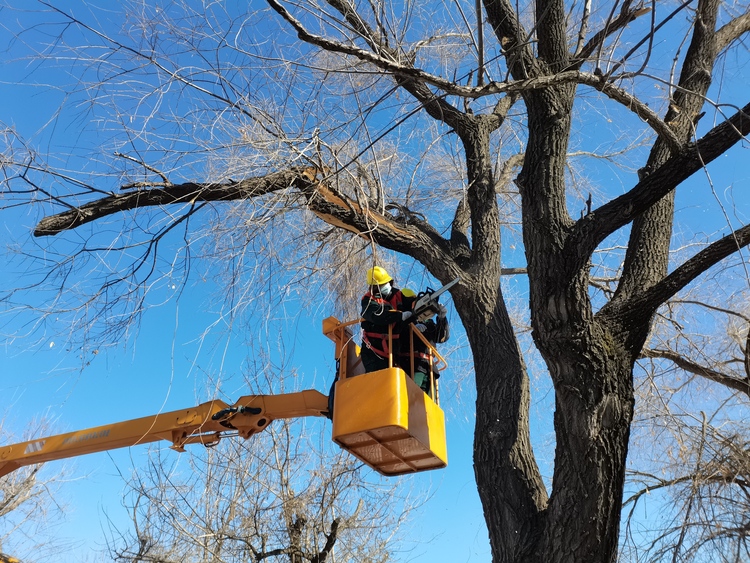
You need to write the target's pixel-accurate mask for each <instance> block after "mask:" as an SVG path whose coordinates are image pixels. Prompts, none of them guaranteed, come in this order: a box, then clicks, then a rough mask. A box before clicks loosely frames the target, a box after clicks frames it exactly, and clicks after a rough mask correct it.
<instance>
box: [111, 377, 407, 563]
mask: <svg viewBox="0 0 750 563" xmlns="http://www.w3.org/2000/svg"><path fill="white" fill-rule="evenodd" d="M269 373H273V374H274V375H273V376H271V377H269V376H268V374H269ZM293 376H294V374H293V373H284V374H276V373H275V372H274V371H273V370H272V366H268V371H266V376H265V377H263V376H261V377H260V378H254V379H253V380H251V381H248V385H249V386H250V388H254V387H255V386H257V385H258V379H262V380H263V381H264V382H265V385H263V388H264V390H265V391H266V392H267V391H268V389H273V388H278V387H279V382H280V381H292V380H293ZM325 422H326V421H324V420H306V421H276V422H274V423H273V424H272V425H271V426H270V427H269V428H268V429H267V430H266V431H264V432H263V433H261V434H258V435H257V436H254V437H252V438H251V439H250V440H247V441H245V440H241V439H237V440H233V439H225V440H222V441H221V442H220V443H219V444H218V445H216V446H214V447H212V448H210V449H205V450H201V449H199V450H190V451H189V452H187V453H186V454H184V455H181V456H179V457H175V456H174V453H173V452H166V453H165V451H160V450H155V451H152V452H151V454H152V455H151V456H150V459H149V463H148V465H147V466H146V467H143V468H138V469H137V471H135V472H134V474H133V476H132V478H131V480H130V483H129V486H128V489H129V491H130V492H129V493H128V495H127V498H128V499H129V500H128V503H129V509H130V511H131V513H132V516H133V529H132V530H124V531H118V530H117V529H116V528H113V529H111V532H112V533H111V534H110V539H109V540H108V544H109V551H110V553H111V556H112V557H113V559H114V560H116V561H162V562H165V563H166V562H172V561H174V562H178V561H180V562H182V561H253V562H263V561H265V562H274V561H276V562H285V561H287V562H290V563H324V562H325V561H341V562H344V561H351V562H354V561H357V562H360V561H363V562H373V563H375V562H380V561H388V560H391V554H392V553H393V552H394V550H396V549H398V547H399V546H403V545H404V542H403V541H400V540H399V531H400V530H401V529H403V526H402V524H403V523H404V521H405V520H406V519H407V517H408V515H409V513H410V511H412V510H413V509H414V508H415V507H416V506H417V501H416V499H414V498H410V497H409V496H408V494H406V495H404V494H402V493H401V492H400V491H399V483H398V482H397V481H395V480H384V479H382V478H378V477H377V476H375V475H374V474H373V473H372V472H370V471H369V470H368V469H367V468H366V467H364V466H363V465H362V464H361V463H360V462H359V461H357V460H356V459H354V458H352V457H351V456H349V455H347V454H345V453H344V452H342V451H341V450H340V449H338V448H336V447H335V446H334V445H333V444H331V443H330V440H329V439H328V437H327V432H326V431H325V429H324V428H323V427H324V426H325Z"/></svg>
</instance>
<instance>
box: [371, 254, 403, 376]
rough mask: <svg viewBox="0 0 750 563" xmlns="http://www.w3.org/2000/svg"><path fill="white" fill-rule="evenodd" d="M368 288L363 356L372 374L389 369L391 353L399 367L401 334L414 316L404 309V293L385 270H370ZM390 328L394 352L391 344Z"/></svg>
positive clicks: (375, 267)
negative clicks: (389, 338) (389, 339)
mask: <svg viewBox="0 0 750 563" xmlns="http://www.w3.org/2000/svg"><path fill="white" fill-rule="evenodd" d="M367 285H368V286H369V289H368V291H367V293H365V295H364V297H362V323H361V326H362V349H361V352H360V357H361V358H362V364H363V365H364V367H365V371H368V372H370V371H377V370H381V369H386V368H387V367H388V356H389V355H390V354H391V353H393V354H394V356H393V361H394V366H395V365H397V364H396V362H397V361H398V353H399V339H400V335H401V334H402V333H403V332H404V330H403V329H404V326H405V323H406V322H407V321H408V320H409V317H411V316H412V313H411V311H408V310H406V309H405V308H404V296H403V293H402V292H401V290H400V289H398V288H397V287H395V285H394V280H393V278H392V277H391V276H390V275H389V274H388V272H387V271H386V270H385V268H381V267H380V266H374V267H373V268H370V269H369V270H367ZM389 327H391V343H392V347H393V350H391V347H390V346H389V345H388V328H389Z"/></svg>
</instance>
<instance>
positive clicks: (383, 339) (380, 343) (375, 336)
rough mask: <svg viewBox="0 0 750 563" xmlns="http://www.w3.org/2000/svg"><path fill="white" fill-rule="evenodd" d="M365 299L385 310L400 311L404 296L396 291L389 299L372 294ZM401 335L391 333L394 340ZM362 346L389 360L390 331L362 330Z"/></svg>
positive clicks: (366, 295) (367, 294)
mask: <svg viewBox="0 0 750 563" xmlns="http://www.w3.org/2000/svg"><path fill="white" fill-rule="evenodd" d="M365 299H369V300H370V301H374V302H375V303H377V304H378V305H380V306H381V307H383V309H386V308H388V309H395V310H400V309H399V308H400V307H401V305H402V304H403V296H402V295H401V291H400V290H399V291H394V292H393V293H392V294H391V297H390V298H388V299H383V297H382V296H375V295H373V294H372V293H371V292H369V291H368V292H367V293H365V296H364V297H363V298H362V301H364V300H365ZM399 336H400V335H399V334H398V333H393V331H391V338H392V339H393V340H396V339H398V337H399ZM362 344H364V345H365V346H367V348H369V349H370V350H372V351H373V352H374V353H375V354H377V355H378V356H380V357H381V358H388V356H390V354H391V351H390V348H389V346H388V329H386V331H385V332H381V331H365V330H364V329H363V330H362Z"/></svg>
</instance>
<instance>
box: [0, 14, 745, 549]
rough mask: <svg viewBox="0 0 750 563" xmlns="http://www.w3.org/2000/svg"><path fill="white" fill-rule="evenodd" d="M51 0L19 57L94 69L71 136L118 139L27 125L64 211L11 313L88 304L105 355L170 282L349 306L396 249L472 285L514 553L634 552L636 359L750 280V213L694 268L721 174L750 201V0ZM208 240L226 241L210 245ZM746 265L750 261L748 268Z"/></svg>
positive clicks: (74, 97)
mask: <svg viewBox="0 0 750 563" xmlns="http://www.w3.org/2000/svg"><path fill="white" fill-rule="evenodd" d="M39 5H40V6H42V7H44V8H45V9H46V10H47V11H46V12H45V14H44V16H43V17H44V18H45V19H44V21H45V22H46V25H45V27H44V32H45V37H46V38H47V40H46V41H45V42H41V41H40V40H39V37H38V36H37V35H36V34H35V33H36V32H37V31H39V29H38V28H30V31H27V32H23V31H15V32H14V34H15V38H16V39H15V40H16V44H22V43H24V42H25V44H28V45H31V46H33V52H34V57H35V58H34V60H35V61H38V63H37V64H43V63H51V62H54V61H65V62H64V63H63V64H62V65H61V66H56V67H54V68H57V69H58V70H60V69H62V70H64V71H68V72H70V73H71V74H72V75H73V76H74V78H75V80H73V81H72V83H68V84H67V85H65V86H62V89H63V91H64V93H65V95H66V96H67V102H66V103H67V104H68V105H63V109H65V108H66V107H75V104H76V103H84V102H85V104H86V105H85V107H86V108H87V109H86V111H87V112H88V113H79V114H78V116H77V119H78V121H76V120H75V119H73V120H71V118H70V116H69V115H68V114H65V112H62V113H60V114H59V115H58V116H57V117H56V121H55V124H56V126H58V127H62V128H65V129H66V130H68V131H77V130H78V127H77V126H78V125H82V126H83V127H84V128H86V127H91V128H94V129H95V130H96V131H97V132H98V134H99V135H100V137H99V142H98V146H100V147H101V148H104V151H103V152H102V153H97V156H92V155H91V154H90V147H86V148H85V149H83V148H81V147H80V146H75V147H74V148H73V149H69V150H66V151H65V155H64V158H62V159H61V160H62V162H56V161H55V156H61V155H59V154H58V155H56V154H55V153H52V154H50V155H48V156H42V155H39V154H38V153H37V152H36V151H35V150H34V149H33V145H32V144H31V142H30V141H28V140H26V139H23V138H21V136H20V135H19V134H18V132H16V131H13V130H11V129H9V130H8V131H7V133H6V137H7V146H6V150H5V151H4V165H3V169H4V171H5V174H6V182H5V184H4V198H5V199H4V201H5V203H6V206H7V208H8V209H9V210H17V208H18V207H19V206H22V205H26V204H28V203H29V202H35V203H39V204H40V205H39V207H38V209H39V210H40V211H39V212H40V213H41V214H43V215H44V217H43V218H42V219H41V220H40V221H39V223H38V224H37V225H36V228H35V230H34V235H35V236H36V237H38V241H39V242H38V244H40V245H42V246H41V248H40V250H42V251H43V262H42V263H40V264H39V268H41V270H40V272H41V280H40V281H39V282H38V283H34V281H33V280H32V281H30V282H29V284H28V286H27V287H26V290H27V291H23V289H24V288H16V289H17V290H14V291H9V292H6V293H5V294H4V297H3V299H4V302H5V303H6V304H7V306H8V307H10V308H13V307H19V306H25V305H28V304H30V303H31V304H33V305H36V306H37V308H39V305H40V304H41V303H42V301H41V300H40V298H39V292H40V288H45V289H46V290H47V291H50V292H51V294H52V295H55V296H60V295H65V291H66V290H68V289H69V288H71V287H73V288H75V289H76V293H75V294H74V295H73V296H72V299H68V300H66V301H65V307H64V310H65V311H66V312H67V314H66V315H64V316H63V317H60V316H56V317H55V318H56V319H61V320H63V321H67V322H68V324H69V325H70V326H72V327H73V330H74V331H76V334H83V335H84V336H85V337H86V338H89V339H91V341H92V342H97V343H98V342H101V341H102V340H104V341H106V340H108V339H113V338H115V337H118V336H120V335H122V334H123V333H124V331H125V330H126V329H127V327H128V326H129V325H128V324H127V323H128V322H129V321H130V320H132V318H133V314H134V313H135V314H137V313H139V312H141V311H142V310H143V309H144V307H146V306H148V305H149V301H148V299H147V296H148V292H149V290H152V289H153V288H154V287H158V286H159V285H160V284H165V283H175V284H177V285H179V284H183V283H186V281H187V280H188V279H189V278H190V276H191V275H195V274H197V275H199V276H200V275H208V274H207V273H208V272H211V270H212V268H211V266H212V265H213V264H215V263H217V262H218V263H220V264H221V265H222V267H223V270H222V273H223V274H224V275H225V276H226V278H225V279H226V280H228V281H229V282H230V283H228V284H226V287H227V290H226V291H225V292H224V295H225V296H226V297H227V300H226V307H227V310H228V311H231V312H232V313H233V314H240V313H242V312H248V313H252V312H253V311H250V310H248V309H246V308H247V306H248V305H249V304H252V305H253V307H263V306H267V307H271V308H273V307H280V306H281V305H282V304H283V301H284V299H286V298H287V297H288V296H289V295H290V294H292V293H293V292H299V294H300V295H302V296H303V297H305V298H307V299H308V300H311V301H312V300H315V302H316V303H321V301H320V291H318V289H319V288H320V287H322V286H323V285H324V284H330V285H331V287H333V288H335V289H334V292H338V288H342V287H345V288H346V291H349V292H351V287H352V285H351V282H352V281H353V279H354V275H356V274H357V273H358V272H361V270H362V269H363V268H364V266H365V265H366V264H367V265H369V264H372V263H373V262H374V261H376V260H377V261H380V260H382V259H383V256H384V255H385V256H386V259H391V260H393V259H394V258H393V255H392V254H386V253H385V251H384V249H387V250H390V251H393V252H395V253H397V254H401V255H403V256H408V257H411V258H412V259H413V260H414V263H418V264H421V265H422V266H423V267H424V268H425V270H426V271H427V272H429V274H431V275H432V276H434V278H435V279H437V280H439V281H441V282H443V283H445V282H448V281H450V280H451V279H454V278H456V277H458V278H459V279H460V283H459V284H458V285H457V286H455V288H454V289H453V290H452V297H453V303H454V306H455V309H456V312H457V313H458V315H459V317H460V319H461V321H462V324H463V327H464V329H465V331H466V337H467V339H468V342H469V345H470V349H471V353H472V357H473V363H474V372H475V383H476V395H477V403H476V429H475V441H474V465H475V474H476V479H477V486H478V491H479V494H480V497H481V499H482V503H483V507H484V515H485V519H486V521H487V527H488V530H489V534H490V544H491V547H492V552H493V557H494V559H495V560H496V561H534V562H536V561H545V562H554V561H606V562H609V561H612V560H614V559H615V558H616V556H617V550H618V543H619V523H620V517H621V510H622V499H623V490H624V486H625V475H626V464H627V460H628V446H629V443H630V436H631V424H632V422H633V420H634V412H635V411H634V405H635V397H636V395H635V381H634V378H633V375H634V367H635V366H636V363H637V362H638V361H639V358H641V356H642V355H644V356H646V357H647V364H646V365H648V362H650V361H652V360H654V359H659V360H660V361H659V362H658V364H659V366H660V369H662V368H663V367H669V362H673V361H674V360H673V358H671V357H669V356H668V355H666V354H665V353H664V351H662V349H661V346H662V344H663V343H665V342H667V343H673V344H678V345H679V344H681V342H680V339H665V340H663V341H655V342H654V343H650V344H649V347H648V348H647V349H646V350H645V351H644V344H645V343H646V342H647V341H648V339H649V336H650V334H651V333H652V330H653V327H654V319H655V318H657V317H658V315H661V316H665V318H668V315H665V313H664V310H663V306H664V304H665V303H667V302H668V301H669V300H670V299H673V298H675V297H676V296H678V295H679V294H680V292H682V291H688V290H689V288H690V285H691V284H692V283H693V282H695V281H697V280H699V279H705V276H704V274H706V272H709V271H710V272H711V274H715V275H716V276H717V278H718V279H721V280H722V281H721V283H722V285H724V286H734V287H738V288H739V290H742V291H744V292H745V295H746V291H747V285H748V275H747V272H746V271H745V269H744V268H743V265H742V262H743V259H744V258H743V257H744V255H743V254H742V251H741V249H743V248H744V247H745V246H746V245H747V244H748V242H750V226H748V225H747V221H746V217H747V208H746V206H744V207H743V206H742V204H741V203H738V204H737V205H738V207H737V208H736V209H735V212H734V213H733V214H732V215H731V216H730V215H725V219H726V223H725V224H724V229H723V230H722V229H716V230H715V231H714V233H715V234H709V235H707V236H705V237H703V238H702V239H700V240H699V239H697V238H696V239H695V241H691V242H694V243H695V245H694V246H692V247H691V248H689V249H688V251H687V252H686V253H679V254H675V255H674V258H673V259H672V260H670V247H671V243H672V240H673V232H672V230H673V223H674V221H675V220H676V219H683V220H686V221H690V220H693V221H698V222H700V221H701V219H700V218H698V219H696V218H695V216H694V215H691V214H690V213H678V211H679V210H680V207H679V206H676V204H675V197H676V196H677V195H678V194H681V193H683V192H685V191H686V189H685V186H686V185H687V184H686V181H687V180H688V179H689V178H690V177H691V176H692V175H693V174H695V173H696V172H699V171H700V172H701V173H702V174H703V180H698V181H697V184H696V185H697V186H698V188H697V189H699V190H700V191H701V193H702V194H703V201H704V202H705V201H708V200H709V199H710V198H709V196H712V197H713V195H714V194H716V193H717V191H718V192H720V191H721V190H722V189H723V187H724V186H720V187H719V188H718V189H717V186H715V185H714V183H713V180H712V175H713V174H714V173H715V172H716V171H722V170H723V169H725V168H726V165H725V166H723V167H722V168H718V167H712V166H711V163H712V162H714V161H716V160H717V159H718V158H719V157H720V156H724V155H725V156H727V158H726V159H722V161H723V163H726V162H728V161H729V160H732V161H733V162H737V163H741V162H743V161H742V160H741V155H740V154H738V153H737V151H736V150H733V147H736V146H737V145H738V143H741V142H744V139H745V136H746V135H747V133H748V131H749V130H750V117H749V116H748V108H749V107H750V106H748V104H747V99H746V98H743V96H746V92H745V90H744V88H743V85H744V84H745V83H746V82H747V81H746V80H745V78H746V76H745V75H744V74H743V72H744V71H743V70H742V69H743V68H744V65H745V63H746V62H747V60H746V59H747V53H748V50H747V48H746V46H745V45H744V44H743V42H742V41H743V38H744V37H745V35H746V33H747V31H748V29H750V13H749V12H748V6H747V4H746V3H742V2H738V3H734V4H727V5H721V4H720V3H719V2H718V1H717V0H695V1H690V0H688V1H686V2H682V3H673V2H667V3H662V4H655V3H652V4H645V3H638V2H636V3H633V2H629V1H628V2H610V3H603V4H596V5H595V4H593V3H591V2H583V3H579V2H568V3H565V2H562V1H560V0H541V1H538V2H536V3H533V4H524V3H521V4H512V3H510V2H506V1H504V0H484V1H483V2H482V4H481V6H479V9H478V10H477V11H476V12H474V11H473V8H474V6H473V5H472V6H468V5H463V4H461V3H452V4H448V5H446V4H440V5H437V4H432V3H417V4H411V3H397V4H392V3H388V2H382V3H380V2H378V3H356V2H348V1H340V0H328V1H327V2H323V3H317V2H315V1H310V2H302V3H296V4H288V3H285V2H282V1H278V0H268V1H267V3H266V4H259V3H258V4H251V5H250V6H249V7H248V8H247V9H246V10H245V9H242V10H239V9H237V8H236V7H234V6H233V5H231V4H228V3H227V4H223V3H212V4H210V5H198V4H193V3H190V2H186V3H178V2H172V3H169V4H168V5H167V6H160V5H159V6H157V5H154V4H153V3H139V2H135V3H132V4H128V5H127V7H126V8H125V9H124V10H123V11H122V14H123V16H124V21H121V22H120V23H119V24H118V25H113V24H111V23H107V22H108V21H109V20H107V19H106V18H104V15H103V14H102V13H99V12H95V11H93V12H91V13H89V12H87V11H86V9H85V7H81V9H80V10H79V11H78V12H77V13H75V12H64V11H62V10H59V9H57V8H55V7H53V6H51V5H50V4H48V3H45V2H39ZM92 10H93V9H92ZM19 17H20V16H19ZM485 32H487V33H485ZM269 37H270V38H272V40H269V39H268V38H269ZM44 68H45V69H46V68H51V67H48V66H47V65H46V64H44ZM79 107H84V106H79ZM592 131H594V132H595V133H592ZM610 163H612V164H611V165H610ZM740 169H741V168H740V165H739V164H738V165H737V170H740ZM739 177H740V178H741V175H740V176H739ZM509 179H514V183H515V186H516V188H517V189H516V188H514V189H511V188H510V187H509V186H510V184H508V183H507V182H508V180H509ZM722 181H724V182H732V181H734V179H732V178H729V179H724V180H722ZM446 209H447V210H446ZM514 223H515V224H517V225H520V228H519V230H514V229H513V228H508V226H511V227H512V225H513V224H514ZM727 227H728V232H727ZM699 229H700V226H697V227H696V228H695V229H694V230H695V231H698V230H699ZM206 231H209V232H213V233H214V234H216V235H219V236H217V237H215V238H213V239H212V241H213V242H212V243H211V244H208V241H207V240H206V238H205V237H206V235H205V233H206ZM501 234H502V235H503V236H504V237H505V238H502V237H501ZM52 235H56V237H60V238H59V240H55V241H52V242H48V240H47V239H45V238H43V237H49V236H52ZM362 241H364V243H363V242H362ZM202 243H206V244H202ZM521 249H522V250H523V253H521V252H520V251H521ZM604 249H611V251H610V252H606V253H600V252H597V250H604ZM164 251H166V252H164ZM602 255H604V256H605V258H600V256H602ZM733 255H736V256H739V257H740V259H739V260H738V262H739V264H735V265H734V266H735V267H729V266H726V267H722V268H721V269H719V268H718V265H719V264H721V263H722V261H724V260H725V259H729V258H730V257H732V256H733ZM524 261H525V264H524V263H523V262H524ZM409 264H411V262H407V263H406V264H405V268H407V269H408V267H409ZM516 267H522V268H524V271H525V272H526V273H527V276H528V277H527V279H528V289H527V291H528V296H529V308H530V326H531V329H532V330H531V335H532V338H533V342H534V346H535V348H536V350H537V351H538V353H539V354H540V355H541V357H542V358H543V360H544V362H545V365H546V367H547V369H548V371H549V376H550V379H551V382H552V386H553V388H554V400H555V414H554V420H553V424H554V431H555V446H556V449H555V459H554V467H553V475H552V476H551V478H550V479H548V480H547V482H546V483H545V479H544V478H543V475H542V473H541V471H540V470H539V467H538V464H537V459H536V457H535V455H534V451H533V449H532V446H531V439H530V420H529V403H530V382H529V377H528V372H527V367H526V366H527V358H525V357H524V356H523V354H522V353H521V347H520V346H519V340H518V334H517V333H516V331H515V329H514V325H513V323H512V322H511V318H510V315H509V313H508V310H509V309H508V300H507V299H508V298H507V297H506V295H505V291H506V284H503V283H502V282H501V277H502V275H503V273H507V272H515V271H518V270H517V269H516ZM503 268H506V270H504V269H503ZM196 270H197V271H196ZM407 271H408V270H407ZM604 271H606V272H607V273H613V274H614V275H603V276H602V275H599V274H600V273H602V272H604ZM82 274H83V275H82ZM608 277H609V278H610V280H611V281H605V282H602V281H601V279H600V278H608ZM345 282H350V283H349V284H348V285H347V284H346V283H345ZM358 283H359V282H358ZM39 284H42V285H39ZM249 288H253V290H252V291H250V290H249ZM258 288H263V289H262V290H260V291H259V290H258ZM31 292H33V295H32V293H31ZM334 294H336V293H334ZM344 294H347V293H346V292H344ZM332 295H333V294H332ZM682 299H683V300H684V299H687V297H682ZM711 305H713V306H718V305H717V304H711ZM61 308H63V302H62V301H60V300H59V299H56V300H55V301H52V306H50V308H49V309H48V311H49V312H50V313H51V312H55V313H56V315H57V314H58V313H59V311H60V309H61ZM37 318H39V317H37ZM42 318H44V317H42ZM672 351H673V352H675V353H676V354H678V355H680V356H683V355H684V354H685V353H686V352H691V351H692V350H691V349H690V348H689V347H688V348H686V347H681V346H677V347H675V348H674V349H672ZM744 353H745V357H746V355H747V350H746V349H745V351H744ZM699 360H700V358H698V357H689V358H688V359H687V360H686V361H688V362H689V361H692V362H693V365H702V362H700V361H699ZM674 363H675V364H676V365H678V367H680V369H683V370H684V369H687V367H688V364H684V365H682V366H680V364H679V363H678V362H674ZM654 365H656V362H655V363H654ZM704 367H708V366H704ZM688 371H690V370H688ZM694 371H695V370H693V372H694ZM703 371H704V373H703V375H706V374H707V373H708V372H706V371H705V369H704V370H703ZM652 379H653V378H652ZM704 379H705V377H703V378H701V380H704ZM709 379H711V381H712V383H713V384H714V385H716V386H720V385H722V383H724V384H725V385H726V383H727V382H728V381H729V380H728V379H724V380H723V381H722V379H721V378H719V377H714V378H709ZM734 379H737V378H734ZM729 388H730V389H731V391H733V392H736V393H740V391H738V389H737V385H736V384H735V385H734V386H729ZM693 418H694V419H695V420H699V419H701V417H700V416H698V417H695V416H694V417H693ZM700 426H701V428H702V430H701V433H700V435H705V436H708V435H709V434H711V433H710V432H709V431H708V427H707V426H706V425H705V424H703V423H702V422H701V424H700ZM721 435H722V436H723V438H721V439H722V440H723V439H725V438H727V437H730V438H733V437H734V436H735V435H736V433H734V432H730V433H721ZM717 436H718V434H717ZM686 441H687V440H686ZM735 441H736V439H735ZM693 442H694V444H695V445H696V446H697V448H698V449H697V450H696V449H695V448H693V449H692V450H691V451H694V452H700V451H702V449H703V445H702V443H703V442H702V441H701V440H693ZM717 443H718V442H717ZM736 445H737V447H739V448H740V449H742V447H743V446H741V444H740V443H738V444H736ZM715 451H716V452H721V451H724V450H722V449H721V448H718V447H717V448H715ZM693 457H694V459H695V460H705V458H704V457H703V454H702V453H701V454H700V455H695V456H693ZM719 457H720V456H719ZM652 461H653V460H652ZM656 461H658V460H656ZM693 467H694V468H695V469H694V470H693V475H695V476H697V475H698V474H699V473H700V472H701V467H705V466H704V465H703V463H702V462H700V463H698V462H696V464H694V465H693ZM498 483H500V484H501V485H500V486H498ZM675 545H677V547H675V548H674V553H675V557H677V555H680V556H682V555H684V554H686V553H688V552H689V550H685V551H683V547H684V545H685V543H684V537H680V536H679V534H678V537H677V540H676V544H675Z"/></svg>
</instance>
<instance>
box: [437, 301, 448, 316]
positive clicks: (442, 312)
mask: <svg viewBox="0 0 750 563" xmlns="http://www.w3.org/2000/svg"><path fill="white" fill-rule="evenodd" d="M447 314H448V309H446V308H445V305H440V304H438V318H440V319H444V318H445V316H446V315H447Z"/></svg>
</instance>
